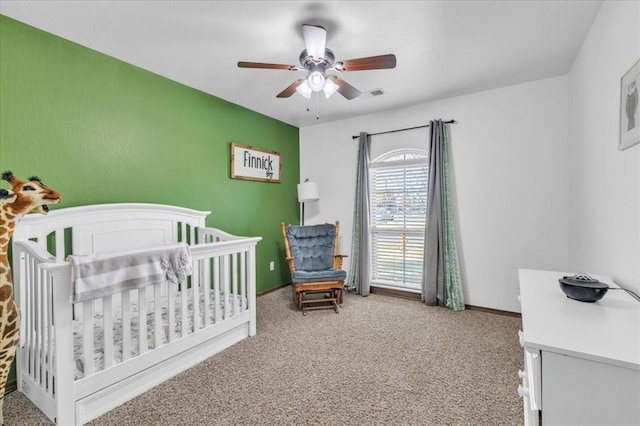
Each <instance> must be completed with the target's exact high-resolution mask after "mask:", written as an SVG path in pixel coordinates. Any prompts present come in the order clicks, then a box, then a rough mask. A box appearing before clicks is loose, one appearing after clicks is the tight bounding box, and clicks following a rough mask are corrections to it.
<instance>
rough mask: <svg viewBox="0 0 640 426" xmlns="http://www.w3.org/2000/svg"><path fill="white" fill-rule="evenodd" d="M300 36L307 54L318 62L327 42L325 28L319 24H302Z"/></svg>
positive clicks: (322, 55) (322, 56)
mask: <svg viewBox="0 0 640 426" xmlns="http://www.w3.org/2000/svg"><path fill="white" fill-rule="evenodd" d="M302 37H304V45H305V48H306V49H307V55H309V56H311V57H312V58H313V59H315V60H316V61H318V62H320V61H322V59H324V51H325V46H326V43H327V30H325V29H324V27H321V26H319V25H303V26H302Z"/></svg>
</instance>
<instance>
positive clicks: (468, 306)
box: [464, 305, 522, 318]
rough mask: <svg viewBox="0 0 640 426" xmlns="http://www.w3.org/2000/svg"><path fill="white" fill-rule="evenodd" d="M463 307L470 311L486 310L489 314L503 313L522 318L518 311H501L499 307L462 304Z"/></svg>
mask: <svg viewBox="0 0 640 426" xmlns="http://www.w3.org/2000/svg"><path fill="white" fill-rule="evenodd" d="M464 307H465V309H468V310H470V311H481V312H488V313H490V314H496V315H504V316H507V317H514V318H522V314H520V312H511V311H503V310H501V309H493V308H485V307H483V306H473V305H464Z"/></svg>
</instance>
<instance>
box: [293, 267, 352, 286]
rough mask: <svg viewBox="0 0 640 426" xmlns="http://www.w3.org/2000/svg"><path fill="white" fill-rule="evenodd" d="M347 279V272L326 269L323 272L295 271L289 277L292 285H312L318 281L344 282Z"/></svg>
mask: <svg viewBox="0 0 640 426" xmlns="http://www.w3.org/2000/svg"><path fill="white" fill-rule="evenodd" d="M346 279H347V272H346V271H344V270H342V269H326V270H324V271H300V270H296V271H295V272H294V273H293V274H292V275H291V281H292V282H293V283H294V284H298V283H312V282H320V281H344V280H346Z"/></svg>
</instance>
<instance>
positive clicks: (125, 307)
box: [121, 291, 131, 362]
mask: <svg viewBox="0 0 640 426" xmlns="http://www.w3.org/2000/svg"><path fill="white" fill-rule="evenodd" d="M129 293H130V291H123V292H122V293H121V294H122V305H121V307H122V361H123V362H124V361H127V360H129V359H131V312H130V311H129V302H130V300H129V299H130V297H129Z"/></svg>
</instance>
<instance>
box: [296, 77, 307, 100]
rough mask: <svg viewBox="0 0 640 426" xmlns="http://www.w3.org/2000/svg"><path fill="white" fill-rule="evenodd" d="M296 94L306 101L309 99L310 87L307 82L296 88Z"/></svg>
mask: <svg viewBox="0 0 640 426" xmlns="http://www.w3.org/2000/svg"><path fill="white" fill-rule="evenodd" d="M296 92H298V93H300V94H301V95H302V96H304V97H305V98H307V99H310V98H311V87H309V83H307V80H305V81H303V82H302V83H301V84H300V85H299V86H298V87H296Z"/></svg>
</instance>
